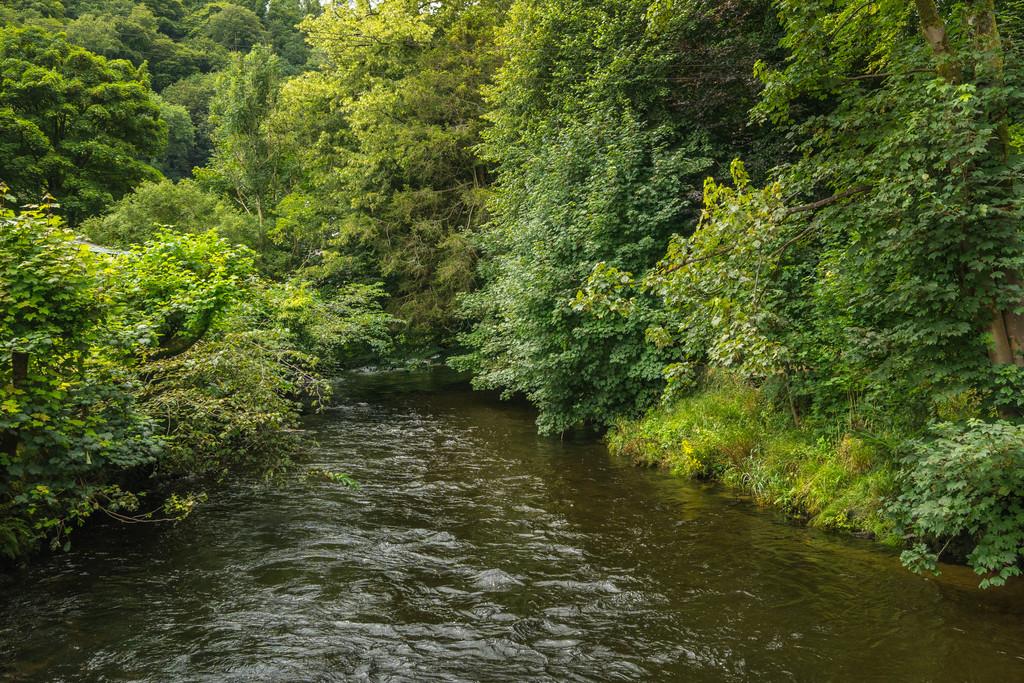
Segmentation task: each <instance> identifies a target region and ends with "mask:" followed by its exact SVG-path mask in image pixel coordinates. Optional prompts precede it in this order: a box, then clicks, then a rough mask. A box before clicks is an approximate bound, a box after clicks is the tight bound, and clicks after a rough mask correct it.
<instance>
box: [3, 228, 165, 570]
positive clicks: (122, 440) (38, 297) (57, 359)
mask: <svg viewBox="0 0 1024 683" xmlns="http://www.w3.org/2000/svg"><path fill="white" fill-rule="evenodd" d="M73 239H74V235H73V233H71V232H69V231H68V230H67V229H65V228H64V227H63V226H62V225H61V223H60V221H59V220H58V219H57V218H54V217H53V216H51V215H47V214H46V213H44V211H42V210H40V209H33V210H29V211H26V212H24V213H21V214H15V213H14V212H12V211H10V210H7V209H3V210H2V212H0V349H2V354H3V362H2V363H0V435H2V437H0V438H2V441H3V444H2V449H0V451H2V452H0V553H2V554H4V555H6V556H8V557H14V556H16V555H19V554H22V553H24V552H26V551H27V550H29V549H31V548H32V546H33V545H34V544H35V543H36V542H38V541H39V540H41V539H43V538H49V539H50V540H51V541H52V542H53V543H54V544H55V545H60V544H63V543H65V540H66V536H67V534H68V533H69V531H70V529H71V528H72V527H73V526H75V525H76V524H80V523H81V522H82V521H83V520H84V519H85V518H87V517H88V516H89V515H90V514H91V513H92V512H93V511H94V510H96V509H99V508H100V507H101V506H104V503H103V502H102V501H103V500H106V499H109V498H110V496H111V489H110V488H109V483H110V482H109V481H108V479H107V477H106V473H107V471H110V470H113V471H117V470H130V469H132V468H136V467H139V466H142V465H146V464H148V463H151V462H153V461H154V459H155V458H156V457H157V455H158V453H159V452H160V447H161V443H160V441H159V439H158V438H156V436H155V430H154V427H153V425H152V424H151V423H150V421H149V420H148V419H147V417H146V416H145V415H144V413H142V411H141V410H140V409H139V407H138V405H137V401H136V398H135V393H134V391H135V388H134V384H133V381H132V377H131V374H130V372H126V368H125V367H124V365H123V364H122V362H121V361H122V359H123V350H122V348H121V347H120V345H119V344H117V343H112V341H111V333H110V330H108V329H107V326H106V324H105V322H106V321H105V314H106V311H107V307H108V306H109V299H108V297H107V294H106V293H105V292H104V291H103V289H102V287H101V280H100V277H101V276H100V272H99V267H98V264H97V263H96V262H95V260H94V259H93V258H92V257H91V256H90V255H89V254H88V252H86V251H85V250H84V248H79V247H77V246H76V245H75V244H74V242H73ZM107 502H109V501H107Z"/></svg>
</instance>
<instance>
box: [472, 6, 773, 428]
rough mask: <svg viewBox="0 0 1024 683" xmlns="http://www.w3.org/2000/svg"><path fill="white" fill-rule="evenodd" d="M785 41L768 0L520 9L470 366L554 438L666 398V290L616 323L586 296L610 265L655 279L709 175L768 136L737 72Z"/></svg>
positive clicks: (751, 92) (515, 15) (500, 111)
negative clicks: (662, 326)
mask: <svg viewBox="0 0 1024 683" xmlns="http://www.w3.org/2000/svg"><path fill="white" fill-rule="evenodd" d="M655 10H657V11H655ZM774 39H775V36H774V33H773V31H772V29H771V22H770V21H769V17H768V7H767V5H766V3H752V4H750V5H746V4H744V5H743V6H740V5H739V3H710V4H708V5H707V6H705V4H704V3H681V6H678V7H664V6H662V5H658V6H656V7H655V8H652V7H650V6H649V3H647V2H639V1H638V2H611V1H609V2H600V3H588V2H568V3H567V2H554V1H551V2H517V3H515V5H513V7H512V9H511V11H510V16H509V20H508V22H507V24H506V28H505V33H504V35H503V42H502V47H503V53H504V55H505V56H506V59H505V61H504V63H503V65H502V68H501V70H500V71H499V73H498V76H497V82H496V84H495V86H494V87H493V89H490V90H489V91H488V103H489V105H490V107H491V109H490V111H489V112H488V114H487V118H488V120H489V121H490V123H491V127H490V128H489V129H487V130H486V132H485V136H484V145H483V151H484V153H485V156H486V158H487V159H488V160H490V161H492V163H494V164H495V165H496V167H497V184H496V187H495V191H494V195H493V198H492V201H491V203H490V209H491V211H492V222H491V224H490V225H489V226H488V229H487V230H486V232H485V233H484V235H483V237H482V239H481V240H480V243H481V245H482V247H483V250H484V254H485V259H484V261H483V265H482V267H481V274H482V276H483V280H484V283H483V286H482V287H481V289H480V290H479V291H478V292H475V293H474V294H472V295H471V296H469V297H467V298H466V305H465V307H464V313H465V314H466V315H467V316H468V317H470V319H472V320H474V321H475V324H474V327H473V330H472V331H471V332H470V333H468V334H466V335H464V336H463V337H462V338H461V340H462V342H463V343H464V345H465V346H466V348H467V349H468V353H467V354H465V355H464V356H462V357H459V358H456V359H454V360H453V362H454V363H455V364H456V365H457V367H460V368H462V369H467V370H471V371H473V372H474V375H475V378H474V383H475V385H476V386H478V387H482V388H499V389H502V390H504V391H506V392H507V393H509V394H513V393H517V394H523V395H525V396H526V397H528V398H529V399H530V400H531V401H532V402H534V403H535V404H536V405H537V406H538V408H539V410H540V415H539V417H538V425H539V427H540V428H541V430H542V431H545V432H561V431H565V430H567V429H571V428H572V427H574V426H576V425H579V424H588V423H589V424H597V425H607V424H609V423H611V422H612V421H613V420H615V419H617V418H619V417H620V416H621V415H623V414H635V413H637V412H638V411H641V410H643V409H644V408H645V407H647V406H649V405H651V404H652V402H653V401H654V400H656V399H657V397H658V394H659V392H660V389H661V387H662V385H663V380H662V371H663V369H664V368H665V366H666V364H667V363H668V362H669V360H670V357H671V356H670V354H669V353H668V352H666V350H665V349H664V348H661V347H659V346H657V345H652V344H647V343H646V342H645V337H646V331H647V329H648V328H650V327H652V326H654V325H656V323H657V322H658V321H659V320H660V315H661V314H660V312H659V310H658V306H657V305H656V301H655V300H654V298H653V297H649V296H643V297H638V299H637V301H636V302H635V305H634V306H633V308H632V310H631V314H630V315H629V316H608V315H602V314H599V313H596V312H593V311H590V310H587V309H586V308H584V307H579V306H577V305H575V304H574V299H575V295H576V293H577V291H578V290H579V288H580V286H581V285H582V284H583V283H584V282H585V281H586V279H587V275H588V274H589V273H590V272H591V270H592V269H593V268H594V267H595V266H598V265H599V264H602V265H603V266H605V267H606V268H607V269H608V272H611V271H613V270H614V271H616V272H619V273H620V275H621V274H624V273H632V272H643V271H644V270H646V269H647V268H649V267H651V266H652V265H654V264H655V263H656V262H657V260H658V257H659V256H660V255H661V254H662V253H663V251H664V247H665V244H666V243H667V242H668V240H669V238H670V236H671V235H672V234H673V233H675V232H678V233H686V232H688V231H689V230H690V225H691V224H692V221H693V220H694V219H695V218H696V216H697V213H698V207H697V206H696V201H695V200H696V198H697V197H699V196H700V193H699V188H700V184H701V181H702V180H703V176H704V175H705V174H706V173H708V172H709V171H712V170H714V169H716V167H720V166H721V164H722V163H723V162H724V161H726V160H728V159H729V158H730V157H731V156H732V155H734V154H736V153H738V152H739V151H741V150H745V149H747V148H748V145H751V139H752V136H751V134H750V131H749V130H748V129H747V127H746V125H745V124H746V109H747V107H748V106H750V105H752V104H753V103H754V101H755V95H756V84H755V83H754V82H753V81H752V79H751V78H749V77H746V78H745V77H743V76H738V75H737V74H742V73H743V71H744V69H747V70H749V69H751V68H752V66H753V61H754V60H755V59H756V58H757V56H759V55H769V54H771V52H772V47H771V46H772V43H773V42H774ZM748 73H749V71H748ZM709 90H710V91H711V92H712V93H722V94H721V95H719V94H708V91H709ZM759 147H760V148H761V149H762V150H769V151H770V150H772V149H773V145H772V144H770V138H769V139H768V141H765V142H761V143H759ZM766 156H768V155H766Z"/></svg>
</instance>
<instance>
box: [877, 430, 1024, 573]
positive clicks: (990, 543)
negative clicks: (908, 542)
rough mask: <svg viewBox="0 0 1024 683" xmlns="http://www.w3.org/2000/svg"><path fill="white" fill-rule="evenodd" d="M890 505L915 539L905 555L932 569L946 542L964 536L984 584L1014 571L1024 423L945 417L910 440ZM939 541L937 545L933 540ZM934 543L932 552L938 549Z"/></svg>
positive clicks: (1019, 543)
mask: <svg viewBox="0 0 1024 683" xmlns="http://www.w3.org/2000/svg"><path fill="white" fill-rule="evenodd" d="M904 465H905V468H906V469H905V472H904V474H903V475H902V483H903V487H902V490H903V493H901V495H900V496H899V498H898V499H897V500H896V501H895V503H894V505H893V507H894V511H895V513H896V514H898V515H899V516H900V517H901V518H902V520H903V522H904V524H905V526H906V527H907V528H908V529H909V530H910V531H911V533H912V534H913V538H914V539H915V541H916V542H915V544H914V545H913V547H912V548H910V549H909V550H906V551H904V553H903V561H904V562H905V563H906V564H907V565H908V566H909V567H911V568H913V569H915V570H916V571H925V570H930V571H933V572H936V573H937V572H938V568H937V562H938V560H939V557H940V556H941V555H942V554H943V552H944V551H945V550H946V548H947V547H949V545H950V543H953V542H957V541H966V542H967V545H968V547H969V548H970V552H969V553H968V554H967V561H968V563H969V564H970V565H971V567H973V568H974V571H975V572H977V573H978V574H979V575H981V576H983V577H984V578H983V579H982V581H981V586H982V588H987V587H989V586H1001V585H1003V584H1004V583H1005V582H1006V580H1007V579H1008V578H1010V577H1012V576H1020V574H1021V559H1022V558H1024V426H1022V425H1019V424H1012V423H1008V422H1002V421H1000V422H983V421H981V420H978V419H972V420H968V421H967V422H966V423H960V424H956V423H950V422H943V423H938V424H936V425H934V426H933V427H932V428H931V430H930V432H929V435H928V438H922V439H918V440H915V441H913V442H912V443H910V444H909V448H908V450H907V453H906V455H905V457H904ZM940 543H941V544H943V545H942V547H941V548H939V544H940ZM936 549H937V550H936Z"/></svg>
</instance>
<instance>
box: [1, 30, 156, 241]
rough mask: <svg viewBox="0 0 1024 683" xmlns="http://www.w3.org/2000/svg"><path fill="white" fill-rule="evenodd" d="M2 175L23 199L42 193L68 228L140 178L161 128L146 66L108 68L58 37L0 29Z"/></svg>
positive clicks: (149, 171)
mask: <svg viewBox="0 0 1024 683" xmlns="http://www.w3.org/2000/svg"><path fill="white" fill-rule="evenodd" d="M0 73H3V78H4V87H3V88H2V89H0V144H2V145H3V148H4V151H5V152H6V153H5V154H4V155H3V158H0V177H2V178H4V179H5V180H6V181H7V182H8V183H10V185H11V188H12V190H13V191H14V193H15V194H16V195H17V196H19V198H20V199H21V200H22V201H27V200H32V199H34V198H36V197H39V196H40V195H41V194H42V193H43V192H49V193H50V194H52V195H53V196H54V197H56V198H57V199H58V200H59V201H60V202H61V205H62V210H63V211H64V213H65V215H66V216H67V217H68V218H69V220H70V221H71V222H72V223H76V222H78V221H80V220H81V219H82V218H85V217H86V216H89V215H91V214H94V213H96V212H98V211H99V210H100V209H101V208H102V207H103V206H105V205H107V204H109V203H110V202H112V201H114V200H115V199H117V198H119V197H120V196H122V195H123V194H125V193H126V192H128V191H129V190H130V189H131V188H132V187H133V186H135V185H136V184H138V183H139V182H141V181H142V180H146V179H152V178H156V177H158V176H159V172H158V171H156V170H155V169H154V168H153V167H151V166H150V165H149V164H147V163H146V162H145V161H144V159H149V158H153V157H155V156H157V155H159V154H160V153H162V151H163V149H164V146H165V145H166V139H167V131H166V124H164V123H163V121H162V120H161V118H160V109H159V107H158V106H157V104H156V102H155V101H154V99H153V97H152V94H151V91H150V90H149V83H148V79H147V77H146V73H145V70H144V69H137V68H135V67H133V66H132V65H131V64H129V63H128V62H124V61H119V60H115V61H108V60H106V59H104V58H103V57H100V56H97V55H94V54H92V53H90V52H88V51H86V50H84V49H82V48H80V47H76V46H73V45H70V44H69V43H68V42H67V41H66V40H65V39H64V38H63V37H62V36H54V35H51V34H48V33H45V32H43V31H41V30H38V29H31V28H29V29H19V28H3V29H0Z"/></svg>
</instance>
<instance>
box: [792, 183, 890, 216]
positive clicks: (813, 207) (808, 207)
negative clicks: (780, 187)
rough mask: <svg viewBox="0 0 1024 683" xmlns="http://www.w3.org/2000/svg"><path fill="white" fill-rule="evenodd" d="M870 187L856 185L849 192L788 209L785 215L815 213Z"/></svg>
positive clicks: (861, 192)
mask: <svg viewBox="0 0 1024 683" xmlns="http://www.w3.org/2000/svg"><path fill="white" fill-rule="evenodd" d="M871 187H872V186H871V185H857V186H856V187H851V188H850V189H849V190H843V191H842V192H839V193H837V194H834V195H832V196H831V197H826V198H825V199H819V200H818V201H816V202H811V203H810V204H803V205H801V206H793V207H790V208H788V209H786V213H785V215H786V216H792V215H793V214H797V213H805V212H807V211H817V210H818V209H824V208H825V207H826V206H831V205H832V204H835V203H836V202H840V201H842V200H844V199H846V198H847V197H853V196H854V195H858V194H863V193H865V192H868V191H869V190H871Z"/></svg>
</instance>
